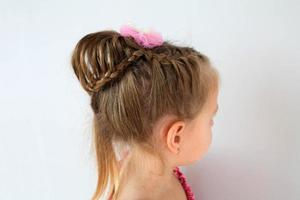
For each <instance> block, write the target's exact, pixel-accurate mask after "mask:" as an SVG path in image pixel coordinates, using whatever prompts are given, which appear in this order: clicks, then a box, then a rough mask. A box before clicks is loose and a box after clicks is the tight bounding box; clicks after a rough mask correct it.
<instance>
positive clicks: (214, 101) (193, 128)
mask: <svg viewBox="0 0 300 200" xmlns="http://www.w3.org/2000/svg"><path fill="white" fill-rule="evenodd" d="M217 110H218V91H216V92H214V93H213V94H212V95H211V96H210V97H209V98H208V101H207V102H206V104H205V105H204V107H203V110H202V112H201V113H200V114H199V115H198V116H197V117H196V118H195V119H194V120H193V121H191V122H190V123H189V124H188V125H187V127H186V128H187V134H186V137H185V138H184V140H185V142H183V144H182V145H184V147H183V149H184V150H185V152H184V154H185V157H186V158H187V159H186V160H185V161H184V162H186V163H185V164H189V163H192V162H194V161H198V160H200V159H201V158H202V157H203V155H204V154H205V153H206V152H207V151H208V148H209V146H210V144H211V142H212V130H211V129H212V126H213V124H214V121H213V117H214V116H215V114H216V113H217Z"/></svg>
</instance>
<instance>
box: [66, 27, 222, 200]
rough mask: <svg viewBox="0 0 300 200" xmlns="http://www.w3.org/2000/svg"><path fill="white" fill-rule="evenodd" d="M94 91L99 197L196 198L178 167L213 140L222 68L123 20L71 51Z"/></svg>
mask: <svg viewBox="0 0 300 200" xmlns="http://www.w3.org/2000/svg"><path fill="white" fill-rule="evenodd" d="M71 63H72V67H73V70H74V72H75V74H76V77H77V78H78V80H79V81H80V84H81V85H82V87H83V88H84V90H85V91H86V92H87V93H88V95H89V96H90V97H91V103H90V105H91V108H92V110H93V114H94V118H93V145H94V148H95V154H96V160H97V169H98V170H97V171H98V183H97V187H96V190H95V193H94V195H93V197H92V199H93V200H96V199H99V198H100V197H102V196H103V195H104V192H105V189H106V188H109V189H110V190H109V191H108V192H109V199H110V200H116V199H118V200H146V199H147V200H168V199H172V200H186V199H187V200H193V199H195V196H194V194H193V193H192V191H191V189H190V188H189V185H188V184H187V182H186V178H185V176H184V175H183V174H182V173H181V171H180V169H179V167H178V166H184V165H190V164H192V163H194V162H195V161H198V160H200V159H201V157H203V156H204V154H205V153H206V152H207V150H208V148H209V145H210V144H211V137H212V136H211V128H212V125H213V120H212V118H213V116H214V115H215V114H216V111H217V109H218V103H217V98H218V91H219V85H220V84H219V79H220V78H219V77H220V76H219V73H218V72H217V70H216V69H215V68H214V67H213V66H212V64H211V62H210V60H209V58H208V57H207V56H205V55H203V54H202V53H200V52H198V51H196V50H195V49H194V48H192V47H183V46H178V45H175V44H172V43H171V42H170V41H164V40H163V38H162V36H161V35H160V34H159V33H157V32H154V31H152V32H150V31H149V32H145V31H144V32H143V31H141V30H137V29H135V28H134V27H132V26H126V25H124V26H123V27H122V28H121V29H120V31H119V32H117V31H114V30H104V31H100V32H94V33H90V34H87V35H86V36H84V37H83V38H82V39H80V40H79V42H78V43H77V45H76V47H75V48H74V50H73V52H72V58H71Z"/></svg>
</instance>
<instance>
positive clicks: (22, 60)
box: [0, 0, 300, 200]
mask: <svg viewBox="0 0 300 200" xmlns="http://www.w3.org/2000/svg"><path fill="white" fill-rule="evenodd" d="M126 23H133V24H135V25H136V26H137V27H138V28H145V29H147V28H154V29H156V30H157V31H159V32H161V33H162V34H163V36H164V38H166V39H169V40H173V41H175V42H176V41H177V44H182V45H192V46H194V47H195V48H196V49H198V50H199V51H200V52H202V53H205V54H206V55H208V56H209V57H210V58H211V60H212V61H213V63H214V65H215V66H216V68H217V69H218V70H219V72H220V74H221V76H222V86H221V91H220V95H219V107H220V108H219V112H218V114H217V116H216V119H215V125H214V128H213V143H212V145H211V148H210V151H209V152H208V154H206V156H205V157H204V158H203V159H202V160H201V161H199V162H197V163H195V164H194V165H192V166H187V167H182V170H183V171H184V173H185V174H186V176H187V178H188V181H189V184H190V185H191V187H192V190H193V191H194V193H195V195H196V199H197V200H199V199H200V200H253V199H255V200H282V199H288V200H297V199H300V189H299V188H300V184H299V179H300V173H299V171H298V170H299V169H300V164H299V162H300V155H299V150H300V147H299V146H300V142H299V141H300V136H299V135H300V131H299V130H300V120H299V116H300V115H299V114H300V106H299V102H300V59H299V58H300V47H299V45H300V39H299V35H300V27H299V26H300V2H299V1H292V0H285V1H284V0H282V1H279V0H273V1H271V0H264V1H261V0H252V1H250V0H249V1H246V0H240V1H233V0H230V1H212V0H210V1H208V0H207V1H200V0H197V1H196V0H187V1H174V0H173V1H171V0H169V1H158V0H152V1H144V2H143V1H133V0H131V1H119V2H118V1H66V0H65V1H58V0H51V1H49V0H48V1H37V0H35V1H33V0H31V1H29V0H27V1H14V0H11V1H3V0H2V1H1V4H0V30H1V31H0V44H1V48H0V70H1V71H0V91H1V95H0V111H1V114H0V123H1V124H0V199H1V200H12V199H30V200H41V199H43V200H44V199H45V200H50V199H51V200H52V199H53V200H66V199H73V200H76V199H78V200H81V199H90V197H91V195H92V193H93V192H94V188H95V184H96V174H95V166H94V158H93V156H92V154H91V152H92V151H91V145H90V140H91V128H90V126H91V119H92V115H91V114H92V113H91V109H90V107H89V99H88V96H87V94H86V93H85V92H84V91H83V89H82V88H81V87H80V85H79V82H78V80H76V78H75V76H74V74H73V72H72V70H71V65H70V55H71V51H72V49H73V48H74V46H75V44H76V43H77V42H78V40H79V39H80V38H81V37H83V36H84V35H86V34H88V33H90V32H95V31H100V30H104V29H114V30H119V28H120V26H121V25H123V24H126Z"/></svg>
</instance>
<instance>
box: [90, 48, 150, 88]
mask: <svg viewBox="0 0 300 200" xmlns="http://www.w3.org/2000/svg"><path fill="white" fill-rule="evenodd" d="M143 56H145V58H146V59H147V60H148V61H151V60H152V59H153V58H154V56H153V53H152V52H151V51H150V50H145V49H139V50H137V51H135V52H133V53H132V55H131V56H130V57H129V58H125V59H124V60H123V61H121V62H120V63H119V64H118V65H117V66H116V67H115V71H110V70H108V71H107V72H106V73H105V74H104V76H103V77H102V78H101V79H100V80H99V81H97V82H96V83H95V85H94V87H93V88H92V91H93V92H95V91H98V90H99V89H100V88H103V87H104V85H105V84H107V83H109V82H111V81H112V80H116V79H118V78H119V77H120V76H121V74H122V73H123V72H125V70H126V68H127V67H128V66H129V65H130V64H132V63H133V62H136V61H137V60H138V59H140V58H141V57H143Z"/></svg>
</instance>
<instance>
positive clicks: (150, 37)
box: [120, 25, 163, 48]
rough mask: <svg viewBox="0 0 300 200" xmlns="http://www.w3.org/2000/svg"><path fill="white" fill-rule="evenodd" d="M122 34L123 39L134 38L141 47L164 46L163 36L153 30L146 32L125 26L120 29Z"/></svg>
mask: <svg viewBox="0 0 300 200" xmlns="http://www.w3.org/2000/svg"><path fill="white" fill-rule="evenodd" d="M120 34H121V35H122V36H123V37H132V38H133V39H134V40H135V41H136V42H137V43H138V44H139V45H141V46H143V47H146V48H153V47H156V46H160V45H162V44H163V38H162V35H161V34H160V33H157V32H155V31H153V30H152V31H149V32H144V31H140V30H137V29H136V28H134V27H132V26H129V25H123V26H122V27H121V28H120Z"/></svg>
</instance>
